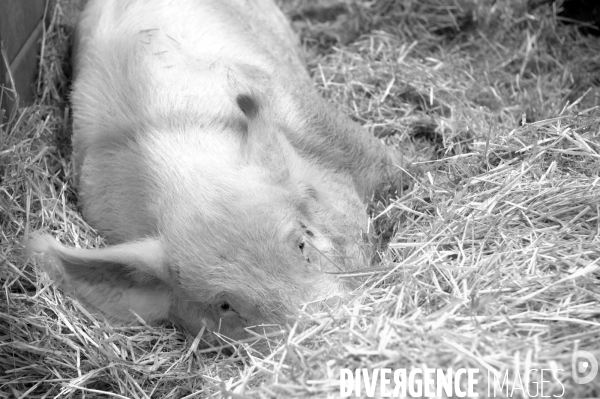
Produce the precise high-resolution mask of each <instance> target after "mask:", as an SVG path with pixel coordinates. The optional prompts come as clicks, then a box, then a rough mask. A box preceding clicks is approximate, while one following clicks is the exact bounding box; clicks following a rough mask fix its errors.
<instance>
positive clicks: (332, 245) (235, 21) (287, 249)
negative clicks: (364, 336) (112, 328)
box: [28, 0, 404, 339]
mask: <svg viewBox="0 0 600 399" xmlns="http://www.w3.org/2000/svg"><path fill="white" fill-rule="evenodd" d="M71 101H72V106H73V164H74V175H75V176H74V177H75V181H76V184H77V187H78V194H79V201H80V206H81V210H82V213H83V216H84V218H85V220H86V221H87V222H88V223H89V224H90V225H91V226H92V227H94V228H95V229H97V230H98V231H99V232H100V233H101V234H102V235H103V236H104V237H105V239H106V242H107V243H108V246H107V247H104V248H102V249H79V248H71V247H68V246H65V245H62V244H60V243H59V242H58V241H56V240H55V239H53V238H51V237H50V236H49V235H44V234H39V235H37V236H36V237H34V238H32V239H31V240H30V241H29V244H28V246H29V250H30V251H31V252H34V253H40V254H41V257H42V259H43V261H42V262H41V263H42V265H43V267H44V268H46V270H47V271H49V272H50V273H51V275H52V276H53V278H54V279H56V280H57V282H58V283H59V284H60V285H61V286H62V287H63V288H64V289H65V290H67V291H68V292H70V293H71V294H72V295H74V296H75V297H76V298H78V299H79V300H81V301H82V302H83V303H84V304H86V305H88V306H90V307H91V309H93V310H95V311H97V312H99V313H100V314H102V315H104V316H106V317H107V318H108V319H112V320H116V321H124V322H129V321H134V320H136V318H137V317H141V318H142V319H144V320H145V321H146V322H161V321H171V322H173V323H175V324H177V325H179V326H180V327H181V328H183V329H185V330H187V331H188V332H190V333H191V334H196V333H198V332H199V331H210V332H212V333H218V334H222V335H224V336H227V337H229V338H231V339H242V338H244V337H247V336H248V329H250V328H252V327H253V326H260V325H264V324H279V325H285V324H286V323H287V322H288V317H290V316H292V317H293V316H294V315H295V314H297V309H298V307H299V306H300V305H302V304H306V303H313V302H318V301H327V300H330V299H332V298H333V299H335V298H341V297H343V295H344V294H345V293H346V292H348V290H350V289H352V288H353V284H352V282H351V281H352V280H351V279H349V278H344V277H343V275H344V273H348V272H352V271H354V270H357V269H359V268H361V267H365V266H368V264H369V254H368V252H369V251H368V244H367V243H366V240H365V236H366V233H367V228H368V217H367V213H366V204H367V201H369V199H370V198H372V196H373V194H374V193H376V192H382V191H386V192H387V190H388V189H391V190H392V191H393V190H400V189H401V188H402V185H403V181H404V179H403V177H402V172H401V168H399V167H398V165H399V164H400V162H399V157H398V155H396V152H395V151H394V150H392V149H390V148H388V147H386V146H384V145H383V144H382V143H380V141H379V140H377V139H376V138H374V137H373V136H372V135H370V134H368V133H367V132H366V131H365V130H363V129H362V127H361V126H360V125H359V124H357V123H355V122H353V121H351V120H350V118H348V117H347V116H345V115H343V114H342V113H340V111H338V110H337V109H336V108H335V107H334V106H332V105H330V104H329V103H328V102H326V101H325V100H323V99H322V98H321V97H320V96H319V94H318V93H317V92H316V91H315V89H314V88H313V86H312V84H311V79H310V77H309V75H308V72H307V70H306V67H305V64H304V59H303V55H302V51H301V49H300V47H299V45H298V41H297V38H296V37H295V36H294V33H293V32H292V30H291V27H290V25H289V23H288V22H287V21H286V18H285V17H284V15H283V14H282V12H281V11H280V10H279V9H278V8H277V6H276V5H275V4H274V3H273V1H271V0H227V1H225V0H177V1H172V0H92V1H90V2H88V3H87V4H86V6H85V9H84V10H83V12H82V14H81V17H80V20H79V22H78V26H77V29H76V37H75V48H74V83H73V90H72V96H71Z"/></svg>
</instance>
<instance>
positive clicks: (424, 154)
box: [0, 0, 600, 398]
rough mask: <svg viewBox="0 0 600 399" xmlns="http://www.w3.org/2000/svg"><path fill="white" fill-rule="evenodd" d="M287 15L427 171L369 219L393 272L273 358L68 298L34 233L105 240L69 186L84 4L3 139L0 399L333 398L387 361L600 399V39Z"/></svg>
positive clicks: (342, 12) (385, 18)
mask: <svg viewBox="0 0 600 399" xmlns="http://www.w3.org/2000/svg"><path fill="white" fill-rule="evenodd" d="M282 6H283V8H284V10H285V11H286V12H287V13H288V15H289V16H290V18H292V20H293V25H294V28H295V29H296V30H297V31H298V32H299V34H300V35H301V37H302V40H303V44H304V46H305V48H306V50H307V53H308V64H309V68H310V70H311V73H312V75H313V77H314V81H315V84H316V86H317V88H318V89H319V90H320V92H321V93H322V95H323V96H324V97H325V98H327V99H328V100H330V101H331V102H333V103H335V104H337V105H338V106H339V107H340V109H342V110H343V111H344V112H346V113H347V114H349V115H350V116H351V117H352V118H353V119H355V120H357V121H358V122H360V123H361V124H363V125H364V126H365V129H366V130H367V131H368V132H370V133H371V134H375V135H377V136H378V137H380V138H381V139H382V140H384V141H385V142H386V144H388V145H391V146H395V147H396V148H398V149H399V150H400V151H402V153H403V154H404V156H405V158H406V159H407V160H409V161H410V162H412V163H413V165H414V166H415V167H414V170H415V172H414V174H413V181H412V182H411V183H412V190H411V191H409V192H406V193H403V194H402V197H401V198H397V199H390V200H386V201H375V202H374V203H373V204H372V205H371V207H370V212H371V215H372V228H373V234H374V235H375V236H376V238H377V240H376V241H377V243H376V244H377V245H378V248H379V253H378V257H379V259H380V262H379V263H378V265H377V266H375V267H372V268H369V269H365V270H364V271H361V273H357V276H355V277H354V278H359V279H361V282H362V286H361V287H360V288H359V289H358V290H356V291H355V292H354V293H353V295H352V297H351V298H349V299H348V301H347V302H346V303H345V304H344V306H342V307H340V308H337V309H331V310H330V311H328V312H323V313H319V314H306V315H303V316H302V318H303V319H306V320H309V327H308V328H306V329H304V330H300V329H296V328H294V326H290V327H291V329H290V330H289V331H286V332H285V333H283V334H281V335H279V336H276V337H272V338H270V339H269V341H268V345H269V347H270V350H269V353H267V355H266V356H264V355H261V354H260V353H258V352H256V351H254V350H253V348H252V347H251V346H248V345H240V346H238V348H239V349H240V350H239V351H236V352H235V353H234V354H233V355H232V356H229V355H227V354H225V353H223V352H222V351H217V352H206V351H197V350H196V349H197V347H198V344H199V339H200V337H189V336H186V335H184V334H183V333H182V332H180V331H178V330H176V329H175V328H174V327H173V326H168V325H166V326H146V325H143V323H140V324H139V325H133V326H111V325H108V324H107V323H106V322H104V321H103V320H101V319H98V318H96V317H94V316H92V315H90V314H89V313H88V311H86V309H84V308H83V307H82V306H81V305H80V304H79V303H78V302H77V301H75V300H74V299H72V298H70V297H69V296H68V295H65V294H64V293H62V292H61V291H59V290H57V289H56V288H55V287H54V285H52V283H51V282H50V281H49V280H48V278H47V277H46V276H45V275H44V274H43V273H41V272H39V271H37V270H36V269H35V268H34V262H33V261H32V260H28V259H27V258H26V257H24V256H23V254H22V248H21V241H22V240H23V238H24V237H26V236H27V235H28V234H29V233H31V232H33V231H38V230H44V231H46V232H49V233H51V234H53V235H54V236H55V237H56V238H57V239H59V240H61V241H62V242H64V243H68V244H70V245H77V246H80V247H85V248H88V247H97V246H99V245H103V242H102V237H99V236H98V235H97V234H96V233H95V232H94V231H93V230H92V229H91V228H90V227H89V226H88V225H87V224H86V223H85V221H84V220H83V219H82V218H81V215H80V213H79V211H78V208H77V194H76V190H75V189H74V187H73V184H72V183H73V182H72V173H73V172H72V167H71V161H70V156H71V148H70V139H69V136H70V117H71V115H70V105H69V102H68V90H69V84H70V81H69V76H70V68H69V63H68V57H69V54H68V53H69V40H70V36H71V34H72V26H73V24H72V21H73V16H72V11H73V9H75V8H76V7H74V6H73V2H67V1H64V2H59V4H58V6H57V7H56V8H55V10H54V11H53V16H52V18H51V19H52V23H51V25H50V26H49V27H48V29H47V30H46V32H45V34H44V45H43V53H42V57H41V60H40V73H39V80H38V82H37V83H36V89H37V93H38V94H37V100H36V103H35V104H34V105H33V106H30V107H27V108H24V109H22V110H21V111H20V112H18V113H16V114H14V115H12V116H11V118H10V121H9V122H8V123H7V124H5V125H3V126H2V128H1V129H2V131H1V134H0V179H1V181H2V183H1V189H0V224H1V226H2V230H1V236H0V241H1V242H2V245H1V249H0V262H1V265H2V268H1V269H0V282H1V284H2V296H3V297H4V300H2V301H0V398H24V397H31V398H36V397H40V398H41V397H61V398H70V397H77V398H79V397H98V396H104V397H117V398H125V397H127V398H145V397H157V398H183V397H185V398H192V397H215V398H217V397H223V398H225V397H230V398H242V397H288V398H291V397H307V396H308V397H331V398H335V397H338V396H339V378H340V369H341V368H351V369H355V368H374V367H389V368H392V369H397V368H407V369H411V368H416V367H430V368H442V369H447V368H449V367H452V368H454V369H457V368H460V367H468V368H479V369H480V372H481V374H480V377H481V383H480V384H479V385H478V389H479V392H480V397H486V395H487V391H486V389H487V379H488V378H489V377H490V376H494V375H496V376H503V375H505V373H506V372H508V373H509V375H510V376H511V378H510V382H509V386H510V387H511V388H512V387H513V382H514V381H513V380H512V376H514V375H515V374H519V373H521V374H522V375H525V374H526V373H527V371H528V370H531V369H549V370H551V371H552V373H553V375H554V376H555V378H551V379H550V380H551V382H548V383H547V385H546V386H545V392H544V394H545V395H559V394H561V391H562V390H563V389H564V394H563V396H562V397H567V398H584V397H598V396H600V383H599V382H598V381H600V377H597V379H596V381H595V383H594V382H592V383H589V384H586V385H579V384H576V383H575V382H574V381H573V378H572V374H571V373H572V371H573V370H572V364H571V359H572V354H573V353H574V352H575V351H577V350H586V351H589V352H591V353H593V354H595V355H596V358H598V359H600V346H599V344H598V342H600V280H599V279H600V271H599V268H600V264H599V262H600V261H599V259H600V224H599V222H598V221H599V218H600V177H599V176H600V173H599V171H600V108H599V107H598V105H599V102H600V89H599V87H600V72H598V71H600V42H599V41H598V40H597V38H595V37H593V36H584V35H582V34H581V33H580V32H579V30H578V29H577V26H576V25H567V24H564V23H563V22H564V21H561V18H560V16H558V13H559V12H560V8H559V6H560V4H556V3H555V4H554V5H553V3H549V2H531V1H530V2H525V1H519V0H498V1H495V2H492V1H479V2H477V1H469V0H457V1H454V2H448V1H442V0H426V1H403V2H396V1H392V0H383V1H377V2H366V1H358V0H348V1H343V2H342V1H333V0H331V1H316V0H311V1H299V0H295V1H292V0H288V1H284V2H282ZM5 95H6V94H5ZM530 377H531V378H532V379H534V380H535V379H536V378H538V377H539V376H536V374H535V373H534V374H531V375H530ZM558 381H560V384H559V383H558ZM561 385H562V388H561ZM517 392H520V391H517ZM363 394H364V391H363ZM518 394H520V393H518ZM518 394H515V395H518ZM499 396H500V397H502V395H500V394H499Z"/></svg>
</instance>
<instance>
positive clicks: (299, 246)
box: [298, 240, 310, 263]
mask: <svg viewBox="0 0 600 399" xmlns="http://www.w3.org/2000/svg"><path fill="white" fill-rule="evenodd" d="M305 245H306V244H305V243H304V240H303V241H300V244H298V248H300V252H302V255H304V259H306V261H307V262H308V263H310V258H309V257H308V254H305V253H304V246H305Z"/></svg>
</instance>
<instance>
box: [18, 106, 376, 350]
mask: <svg viewBox="0 0 600 399" xmlns="http://www.w3.org/2000/svg"><path fill="white" fill-rule="evenodd" d="M236 104H237V106H238V107H239V110H241V114H243V117H244V123H243V124H242V125H243V129H244V134H243V137H241V139H240V143H241V144H240V156H239V160H238V161H237V163H236V164H235V167H234V168H229V169H228V170H223V171H220V172H221V173H219V174H218V176H221V177H219V178H217V180H216V181H215V182H214V184H215V185H214V186H209V187H202V188H201V189H202V190H205V191H204V193H206V191H211V194H210V195H209V194H203V193H199V192H198V188H197V187H188V186H186V185H185V184H180V185H179V187H177V188H173V194H172V195H171V197H170V199H169V200H168V201H166V202H164V203H163V204H162V205H160V206H159V205H156V204H155V206H157V207H159V212H158V213H159V215H158V216H157V228H156V233H155V234H154V235H152V236H149V237H145V238H143V239H139V240H136V241H132V242H125V243H120V244H117V245H112V246H109V247H107V248H104V249H98V250H83V249H74V248H68V247H65V246H63V245H61V244H59V243H57V242H56V241H55V240H54V239H51V238H50V237H48V236H39V237H37V238H35V239H33V240H31V241H30V245H29V247H30V249H31V250H32V251H34V252H42V253H45V254H46V257H45V262H44V264H45V265H46V269H47V270H48V271H49V272H50V273H51V275H53V276H54V278H55V279H58V280H59V282H61V283H62V285H63V286H64V287H65V288H66V289H67V290H68V291H71V292H72V293H73V294H74V295H75V296H76V297H77V298H79V299H81V300H82V301H83V302H85V303H88V304H89V305H91V306H92V307H94V308H96V309H99V310H100V311H101V313H103V314H104V315H106V316H108V317H109V318H113V319H117V320H134V317H135V316H133V313H135V314H137V315H138V316H140V317H141V318H143V319H145V320H146V321H153V320H172V321H174V322H176V323H177V324H180V325H182V326H183V327H184V328H185V329H186V330H188V331H189V332H191V333H192V334H194V333H197V332H198V331H199V330H201V329H202V328H203V326H204V327H205V328H206V329H207V330H209V331H213V332H218V333H221V334H223V335H225V336H228V337H230V338H233V339H240V338H243V337H245V336H246V335H247V332H246V331H245V329H247V328H249V327H252V326H256V325H262V324H280V325H285V323H286V317H287V316H289V315H294V314H295V313H296V311H297V309H298V307H299V306H301V305H302V304H303V303H308V302H312V301H320V300H327V299H330V298H335V297H339V296H341V295H343V293H344V292H345V291H346V290H347V289H348V288H349V287H350V281H351V280H350V279H348V278H340V277H339V276H338V274H339V273H343V272H347V271H351V270H355V269H358V268H360V267H364V266H365V265H366V264H367V263H368V258H369V257H368V256H367V255H366V254H365V253H364V252H363V251H364V250H365V246H364V239H363V237H364V233H365V231H366V228H367V216H366V213H365V207H364V205H363V203H362V201H361V200H360V198H359V197H358V195H357V193H356V192H355V190H354V188H353V185H352V181H351V179H350V177H348V176H345V175H340V174H337V173H335V172H333V171H326V170H324V169H323V168H321V167H319V166H318V164H317V163H316V162H312V161H310V160H306V159H303V158H301V157H300V156H299V155H298V154H297V153H296V151H295V150H294V149H293V148H292V147H291V146H290V144H289V143H288V142H287V141H286V140H285V136H284V135H283V134H279V132H278V127H277V124H276V123H274V122H273V117H272V116H271V115H269V111H268V110H266V109H265V108H266V107H260V106H259V102H258V100H256V98H254V97H252V96H238V97H237V99H236ZM288 128H289V127H288ZM182 186H183V187H182ZM200 197H202V198H200ZM169 201H170V202H169ZM165 204H167V205H165ZM161 206H162V208H161Z"/></svg>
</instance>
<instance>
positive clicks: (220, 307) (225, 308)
mask: <svg viewBox="0 0 600 399" xmlns="http://www.w3.org/2000/svg"><path fill="white" fill-rule="evenodd" d="M216 308H217V312H218V313H219V314H220V315H221V317H228V316H233V315H234V314H235V313H236V312H235V310H234V309H233V307H232V306H231V305H230V304H229V302H227V301H221V302H218V303H217V304H216Z"/></svg>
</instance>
